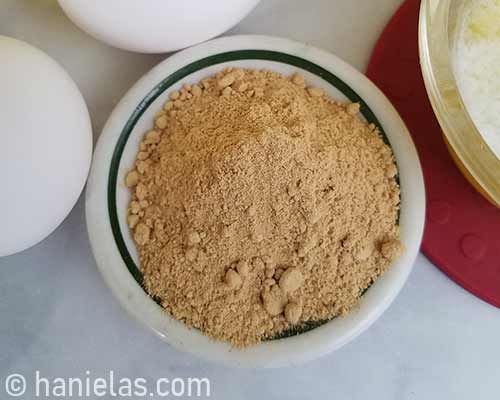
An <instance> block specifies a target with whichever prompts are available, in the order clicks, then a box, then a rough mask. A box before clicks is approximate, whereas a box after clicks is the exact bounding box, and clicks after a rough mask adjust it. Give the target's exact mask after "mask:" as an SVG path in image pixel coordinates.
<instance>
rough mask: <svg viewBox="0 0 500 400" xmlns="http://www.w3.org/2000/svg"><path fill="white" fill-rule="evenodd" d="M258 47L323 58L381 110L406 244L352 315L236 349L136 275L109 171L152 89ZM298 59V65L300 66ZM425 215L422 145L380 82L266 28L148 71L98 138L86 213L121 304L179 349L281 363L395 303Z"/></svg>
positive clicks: (305, 356)
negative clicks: (169, 307)
mask: <svg viewBox="0 0 500 400" xmlns="http://www.w3.org/2000/svg"><path fill="white" fill-rule="evenodd" d="M259 52H264V53H266V52H267V53H268V54H271V55H272V53H274V55H276V54H281V55H284V56H285V57H283V58H282V59H281V60H279V61H278V62H285V63H289V62H290V60H293V59H302V60H303V61H305V62H307V63H309V64H312V65H316V67H318V70H317V71H316V74H317V76H319V77H320V78H323V79H324V78H325V73H324V72H323V73H322V71H325V72H326V73H327V74H328V73H330V74H332V75H333V76H336V77H337V79H338V80H339V82H340V84H343V85H345V86H346V88H347V90H348V91H349V90H350V91H351V92H350V94H351V95H352V96H354V98H352V100H361V103H362V109H364V111H365V112H369V111H370V109H371V110H373V117H374V118H375V120H377V118H378V119H379V120H380V122H381V124H379V126H380V127H382V128H385V132H386V134H387V138H388V140H389V142H390V144H391V147H392V148H393V152H394V154H395V157H396V161H397V163H398V166H399V173H400V181H401V198H402V207H401V215H400V221H401V234H402V239H403V243H404V244H405V246H406V252H405V254H404V255H403V256H402V258H401V259H400V260H398V261H397V262H396V263H395V264H394V265H393V267H392V268H391V269H390V270H389V271H388V272H387V273H386V274H384V276H382V277H381V278H380V279H379V280H377V282H376V283H375V284H374V285H373V286H372V288H370V290H368V291H367V293H366V294H365V295H364V296H363V300H362V302H361V304H360V306H359V308H358V309H357V310H355V311H354V312H353V313H351V314H349V315H348V316H347V317H343V318H337V319H335V320H332V321H330V322H328V323H326V324H324V325H322V326H320V327H318V328H316V329H314V330H312V331H309V332H306V333H303V334H300V335H297V336H293V337H288V338H285V339H280V340H276V341H271V342H263V343H261V344H259V345H256V346H253V347H251V348H249V349H245V350H237V349H234V348H231V347H230V345H229V344H227V343H220V342H214V341H212V340H210V339H208V338H207V337H206V336H204V335H203V334H201V333H200V332H198V331H195V330H189V329H188V328H187V327H185V326H184V324H183V323H181V322H178V321H176V320H174V319H173V318H172V317H170V316H168V314H166V313H165V312H164V311H163V310H162V309H161V307H159V306H158V305H157V304H156V302H155V301H154V300H153V299H151V298H150V297H149V296H147V294H146V293H145V292H144V290H143V289H142V287H141V286H140V285H139V283H138V281H136V278H137V277H134V276H133V275H132V271H129V270H128V268H127V265H126V263H125V261H124V260H123V257H122V254H121V252H120V246H119V245H117V241H116V240H115V233H116V222H115V223H112V222H111V221H110V220H111V218H110V215H109V214H108V211H109V206H110V204H111V205H113V204H114V201H115V200H116V192H114V193H113V190H116V187H117V184H118V183H117V181H116V176H115V178H114V180H113V179H110V178H111V177H112V175H113V174H112V173H111V170H112V164H113V160H114V157H115V156H116V153H117V152H118V150H119V147H120V146H119V145H118V144H119V142H120V140H123V139H121V138H122V137H123V136H122V135H123V132H124V131H125V127H126V126H127V124H128V122H130V121H131V120H133V118H134V115H135V117H137V118H140V116H141V115H136V114H137V110H138V109H141V106H142V107H143V108H144V107H145V108H147V107H149V105H151V103H152V102H153V101H151V98H150V97H148V96H158V95H159V93H158V89H157V88H158V86H159V85H161V84H162V82H163V83H165V81H167V80H168V79H170V81H168V82H167V83H165V85H164V86H163V87H162V89H163V90H166V89H167V88H168V87H170V85H169V83H170V84H171V83H172V81H175V82H177V81H179V79H180V80H182V79H184V78H186V77H187V76H189V74H190V73H189V71H186V70H185V67H186V66H189V65H192V64H196V63H198V64H200V65H199V66H200V68H201V69H202V70H203V69H204V68H205V67H204V66H203V65H202V64H203V63H202V62H201V61H203V60H204V59H206V58H210V57H211V60H212V61H213V60H214V57H215V61H217V62H216V64H218V63H222V62H226V61H227V58H224V57H222V55H223V54H226V55H227V54H228V53H233V54H234V53H238V54H240V56H241V57H243V58H244V59H245V60H248V59H251V60H253V62H255V63H256V64H257V65H258V63H259V58H255V57H257V55H258V54H259ZM260 54H263V53H260ZM245 57H246V58H245ZM273 61H274V59H273ZM209 65H214V64H209ZM295 66H296V67H297V68H298V69H299V68H300V67H301V66H300V65H295ZM256 68H258V66H256ZM183 69H184V70H183ZM174 78H175V79H174ZM356 96H358V97H356ZM348 97H350V96H348ZM155 98H156V97H155ZM365 112H364V114H365ZM129 128H130V127H129ZM132 128H133V127H132ZM130 132H131V130H130ZM130 132H129V134H130ZM125 142H126V139H125ZM122 144H123V143H122ZM122 150H123V149H122ZM117 168H118V167H117V166H116V169H117ZM110 188H111V191H110V190H109V189H110ZM111 208H112V207H111ZM424 216H425V190H424V183H423V176H422V170H421V167H420V162H419V160H418V155H417V152H416V150H415V147H414V145H413V142H412V139H411V137H410V135H409V133H408V131H407V129H406V127H405V125H404V123H403V121H402V120H401V118H400V117H399V115H398V114H397V112H396V111H395V109H394V107H393V106H392V105H391V104H390V102H389V101H388V100H387V98H386V97H385V96H384V95H383V94H382V93H381V92H380V90H378V89H377V88H376V87H375V85H374V84H373V83H371V82H370V81H369V80H368V79H367V78H366V77H365V76H364V75H362V74H361V73H360V72H358V71H357V70H355V69H354V68H353V67H351V66H349V65H348V64H347V63H345V62H344V61H342V60H340V59H339V58H337V57H336V56H334V55H333V54H330V53H328V52H326V51H323V50H320V49H317V48H314V47H312V46H309V45H307V44H302V43H298V42H294V41H291V40H288V39H281V38H275V37H268V36H259V35H242V36H228V37H223V38H219V39H215V40H211V41H209V42H205V43H203V44H200V45H197V46H195V47H192V48H190V49H187V50H184V51H182V52H179V53H177V54H175V55H173V56H171V57H169V58H167V59H166V60H165V61H163V62H161V63H160V64H159V65H157V66H156V67H155V68H153V69H152V70H151V71H150V72H148V73H146V75H144V77H143V78H141V79H140V80H139V81H138V82H137V83H136V84H135V85H134V86H133V87H132V89H130V90H129V92H128V93H127V94H126V95H125V96H124V98H123V99H122V100H121V101H120V103H119V104H118V105H117V106H116V108H115V110H114V111H113V112H112V114H111V116H110V117H109V119H108V121H107V123H106V125H105V127H104V129H103V132H102V134H101V136H100V138H99V140H98V144H97V146H96V150H95V154H94V161H93V164H92V170H91V174H90V178H89V182H88V185H87V192H86V219H87V228H88V233H89V238H90V243H91V247H92V251H93V253H94V256H95V258H96V261H97V265H98V268H99V270H100V272H101V274H102V275H103V277H104V279H105V281H106V283H107V284H108V286H109V287H110V288H111V290H112V291H113V293H114V295H115V296H116V297H117V298H118V300H119V301H120V303H121V304H122V306H124V308H125V309H126V310H127V311H128V312H129V313H130V314H132V315H133V316H134V317H136V319H138V320H139V321H141V322H142V323H143V324H145V325H146V326H148V327H149V328H150V329H152V330H153V331H154V332H156V333H157V334H158V335H159V336H160V337H161V338H163V339H164V340H165V341H167V342H168V343H169V344H170V345H172V346H173V347H175V348H176V349H179V350H182V351H186V352H189V353H192V354H196V355H198V356H201V357H203V358H205V359H208V360H212V361H217V362H221V363H223V364H226V365H231V366H240V367H279V366H284V365H291V364H298V363H302V362H305V361H309V360H312V359H315V358H317V357H320V356H322V355H325V354H327V353H329V352H331V351H333V350H335V349H337V348H339V347H341V346H342V345H344V344H345V343H347V342H349V341H351V340H352V339H354V338H355V337H356V336H357V335H359V334H360V333H361V332H363V331H364V330H365V329H367V328H368V327H369V326H370V325H371V324H372V323H373V322H374V321H375V320H376V319H377V318H379V317H380V315H381V314H382V313H383V312H384V311H385V309H387V308H388V306H389V305H390V303H391V302H392V301H393V300H394V298H395V297H396V295H397V294H398V293H399V291H400V290H401V288H402V287H403V285H404V283H405V282H406V280H407V278H408V275H409V273H410V272H411V269H412V266H413V263H414V261H415V258H416V256H417V254H418V251H419V248H420V243H421V239H422V234H423V227H424ZM118 226H119V223H118ZM380 282H385V283H384V284H381V283H380ZM291 349H292V351H291Z"/></svg>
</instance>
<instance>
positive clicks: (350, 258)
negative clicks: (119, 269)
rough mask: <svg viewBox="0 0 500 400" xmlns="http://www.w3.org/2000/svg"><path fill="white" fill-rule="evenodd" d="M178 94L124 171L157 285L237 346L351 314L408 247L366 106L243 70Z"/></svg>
mask: <svg viewBox="0 0 500 400" xmlns="http://www.w3.org/2000/svg"><path fill="white" fill-rule="evenodd" d="M170 98H171V100H170V101H169V102H167V103H166V104H165V106H164V109H163V110H162V111H161V112H160V113H159V114H158V115H157V117H156V122H155V128H154V129H153V130H152V131H150V132H148V133H147V134H146V135H145V138H144V140H143V142H142V144H141V148H140V151H139V153H138V155H137V161H136V163H135V168H134V170H133V171H131V172H130V173H129V174H128V175H127V177H126V179H125V182H126V184H127V186H129V187H130V188H131V190H132V201H131V203H130V206H129V226H130V228H131V229H132V233H133V237H134V240H135V242H136V245H137V249H138V252H139V255H140V262H141V268H142V271H143V274H144V280H145V287H146V289H147V291H148V292H149V293H150V295H151V296H154V297H155V298H156V299H159V301H160V302H161V304H162V306H163V307H164V308H165V309H166V310H167V311H168V312H169V313H170V314H171V315H172V316H173V317H175V318H177V319H179V320H181V321H184V322H185V323H186V324H187V325H188V326H190V327H194V328H197V329H199V330H201V331H202V332H204V333H205V334H207V335H209V336H210V337H212V338H214V339H216V340H223V341H228V342H230V343H231V344H233V345H234V346H236V347H245V346H249V345H252V344H256V343H258V342H259V341H261V340H263V339H265V338H268V337H272V336H274V335H276V334H279V333H281V332H283V331H285V330H287V329H289V328H291V327H293V326H300V325H302V324H304V323H305V322H307V321H320V320H326V319H330V318H332V317H335V316H338V315H344V314H346V313H348V312H349V311H350V310H351V309H352V308H353V307H355V306H356V305H357V303H358V301H359V299H360V296H361V295H362V293H363V292H364V290H365V289H366V288H367V287H369V286H370V284H371V283H372V282H373V281H374V280H375V279H377V277H379V276H380V275H381V274H382V273H384V272H385V271H386V270H387V269H388V268H389V266H390V264H391V262H392V261H393V260H394V259H395V258H396V257H398V255H399V254H400V253H401V250H402V245H401V243H400V241H399V231H398V226H397V223H396V221H397V214H398V204H399V197H400V195H399V186H398V184H397V182H396V179H395V176H396V174H397V168H396V166H395V164H394V159H393V155H392V152H391V149H390V148H389V147H388V146H387V145H386V144H385V143H384V141H383V140H382V139H381V137H380V135H379V132H378V130H377V128H376V127H375V126H373V125H368V124H366V123H365V122H363V121H362V120H361V119H360V118H359V115H358V112H359V105H358V104H341V103H339V102H336V101H334V100H332V99H330V98H328V97H327V96H326V95H325V94H324V93H323V91H322V90H321V89H318V88H307V87H306V83H305V80H304V78H303V77H302V76H300V75H295V76H293V77H285V76H282V75H280V74H277V73H274V72H269V71H254V70H241V69H228V70H224V71H222V72H220V73H219V74H217V75H216V76H213V77H210V78H207V79H205V80H204V81H202V82H201V83H200V84H199V85H194V86H190V85H185V86H184V88H183V89H182V90H180V91H175V92H173V93H171V95H170Z"/></svg>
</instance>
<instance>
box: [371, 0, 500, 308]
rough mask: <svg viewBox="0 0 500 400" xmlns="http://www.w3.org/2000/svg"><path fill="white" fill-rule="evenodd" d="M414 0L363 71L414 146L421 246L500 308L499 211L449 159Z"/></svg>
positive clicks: (392, 23)
mask: <svg viewBox="0 0 500 400" xmlns="http://www.w3.org/2000/svg"><path fill="white" fill-rule="evenodd" d="M419 9H420V1H419V0H407V1H406V2H405V3H404V4H403V5H402V6H401V8H400V9H399V10H398V12H397V13H396V14H395V15H394V17H393V19H392V20H391V21H390V23H389V25H388V26H387V27H386V29H385V31H384V32H383V34H382V36H381V37H380V39H379V42H378V44H377V46H376V48H375V51H374V53H373V55H372V59H371V62H370V65H369V67H368V71H367V75H368V76H369V77H370V78H371V79H372V80H373V81H374V82H375V83H376V84H377V85H378V86H379V87H380V88H381V89H382V91H383V92H384V93H385V94H386V95H387V96H388V97H389V99H390V100H391V101H392V103H393V104H394V105H395V107H396V108H397V110H398V111H399V113H400V114H401V116H402V118H403V119H404V120H405V122H406V125H407V126H408V128H409V130H410V132H411V135H412V136H413V140H414V142H415V145H416V146H417V149H418V152H419V155H420V160H421V162H422V167H423V170H424V177H425V186H426V190H427V217H426V228H425V233H424V240H423V244H422V250H423V252H424V253H425V254H426V255H427V257H429V259H430V260H431V261H432V262H434V263H435V264H436V265H437V266H438V267H439V268H440V269H441V270H443V271H444V272H445V273H446V274H447V275H448V276H450V278H452V279H453V280H455V281H456V282H457V283H458V284H460V285H461V286H463V287H464V288H465V289H467V290H468V291H470V292H471V293H473V294H475V295H476V296H478V297H480V298H481V299H483V300H485V301H487V302H489V303H491V304H492V305H494V306H496V307H500V210H498V209H496V208H495V207H494V206H493V205H491V204H490V203H489V202H488V201H486V200H485V199H483V197H481V195H480V194H479V193H477V192H476V191H475V189H474V188H473V187H472V186H471V185H470V184H469V183H468V182H467V181H466V179H465V178H464V177H463V176H462V175H461V173H460V171H459V170H458V168H457V167H456V166H455V164H454V163H453V160H452V159H451V157H450V155H449V153H448V151H447V148H446V145H445V143H444V140H443V138H442V135H441V129H440V127H439V124H438V122H437V120H436V118H435V116H434V113H433V111H432V107H431V105H430V103H429V100H428V97H427V93H426V91H425V87H424V82H423V78H422V75H421V71H420V65H419V57H418V15H419Z"/></svg>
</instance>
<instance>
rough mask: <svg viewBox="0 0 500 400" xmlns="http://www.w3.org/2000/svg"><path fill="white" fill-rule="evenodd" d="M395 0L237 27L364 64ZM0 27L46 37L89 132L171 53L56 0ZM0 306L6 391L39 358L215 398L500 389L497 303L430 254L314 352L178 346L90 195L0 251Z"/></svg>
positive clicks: (352, 2) (43, 43) (63, 367)
mask: <svg viewBox="0 0 500 400" xmlns="http://www.w3.org/2000/svg"><path fill="white" fill-rule="evenodd" d="M400 3H401V1H400V0H378V1H366V0H314V1H308V2H306V1H303V0H263V1H262V2H261V4H260V5H259V6H258V7H257V8H256V9H255V10H254V11H253V12H252V14H251V15H249V16H248V17H247V18H246V19H245V20H244V21H243V22H242V23H240V24H239V25H238V26H237V27H236V28H235V29H233V30H232V31H231V33H263V34H272V35H279V36H285V37H290V38H293V39H297V40H300V41H307V42H310V43H312V44H314V45H317V46H320V47H323V48H326V49H328V50H330V51H332V52H334V53H336V54H337V55H339V56H340V57H342V58H344V59H345V60H347V61H348V62H350V63H351V64H353V65H355V66H356V67H357V68H359V69H360V70H364V68H365V67H366V64H367V62H368V58H369V55H370V52H371V49H372V47H373V45H374V43H375V41H376V39H377V37H378V36H379V34H380V32H381V30H382V28H383V27H384V25H385V24H386V23H387V22H388V20H389V18H390V16H391V15H392V13H393V12H394V11H395V10H396V8H397V7H398V5H399V4H400ZM0 34H2V35H9V36H13V37H16V38H19V39H23V40H26V41H27V42H29V43H31V44H33V45H35V46H37V47H39V48H41V49H43V50H44V51H46V52H47V53H48V54H50V55H51V56H52V57H54V58H55V59H56V60H58V61H59V62H60V63H61V64H62V65H63V66H64V67H65V68H66V69H67V70H68V71H69V73H70V74H71V75H72V76H73V78H74V79H75V81H76V82H77V84H78V85H79V87H80V89H81V90H82V92H83V95H84V96H85V99H86V101H87V103H88V106H89V109H90V113H91V116H92V120H93V126H94V132H95V135H94V137H95V138H97V137H98V135H99V132H100V130H101V128H102V126H103V124H104V122H105V120H106V118H107V116H108V115H109V113H110V112H111V110H112V108H113V107H114V105H115V104H116V103H117V101H118V100H119V99H120V98H121V97H122V96H123V94H124V93H125V91H126V90H127V89H128V88H129V87H130V86H131V85H132V84H133V83H134V82H135V81H136V80H137V79H138V78H139V77H140V76H141V75H143V74H144V73H145V72H146V71H148V70H149V69H150V68H151V67H152V66H153V65H155V64H156V63H158V62H159V61H160V60H162V59H163V58H164V57H165V55H139V54H133V53H128V52H124V51H119V50H116V49H112V48H110V47H107V46H105V45H103V44H101V43H98V42H97V41H95V40H94V39H92V38H90V37H88V36H87V35H85V34H84V33H82V32H81V31H79V30H78V29H77V28H76V27H75V26H73V25H72V24H71V22H69V21H68V20H67V18H66V17H65V16H64V15H63V14H62V12H61V11H60V9H59V8H58V6H57V3H56V1H55V0H36V1H34V0H0ZM35 79H36V77H35ZM0 95H1V94H0ZM2 134H7V133H6V132H2ZM3 211H4V212H5V210H3ZM0 317H1V321H2V322H1V324H0V343H1V344H0V398H2V399H3V398H9V397H8V396H7V397H6V395H5V392H4V387H3V386H4V380H5V378H6V377H7V376H8V375H10V374H13V373H20V374H23V375H25V376H26V378H27V380H28V386H29V385H30V377H32V376H33V374H34V371H35V370H40V371H41V374H42V375H43V376H46V377H50V378H55V377H82V378H84V377H85V373H86V371H90V374H92V376H105V375H106V374H107V373H108V372H109V371H110V370H114V371H115V373H116V374H117V375H119V376H122V377H129V378H132V379H133V378H136V377H144V378H146V379H157V378H160V377H167V378H170V377H189V376H192V377H205V376H206V377H208V378H209V379H210V380H211V397H212V398H217V399H255V398H259V397H261V398H287V399H306V398H311V399H322V398H335V399H351V400H356V399H368V398H374V399H384V400H390V399H394V400H404V399H426V400H432V399H439V400H443V399H453V400H458V399H467V400H469V399H471V398H474V399H493V398H498V397H495V396H498V395H499V382H500V345H499V337H500V312H499V310H498V309H496V308H494V307H492V306H489V305H487V304H486V303H484V302H482V301H480V300H478V299H476V298H475V297H473V296H472V295H470V294H468V293H467V292H465V291H464V290H463V289H461V288H460V287H458V286H457V285H455V284H454V283H453V282H451V281H450V280H449V279H448V278H447V277H446V276H444V275H443V274H442V273H441V272H440V271H439V270H437V269H436V268H435V267H434V266H433V265H431V264H430V263H429V262H428V261H427V260H426V259H425V258H424V257H423V256H420V257H419V258H418V261H417V264H416V265H415V269H414V272H413V273H412V275H411V277H410V279H409V281H408V283H407V285H406V286H405V288H404V289H403V291H402V293H401V294H400V296H399V297H398V298H397V300H396V301H395V303H394V304H393V305H392V307H391V308H390V309H389V310H388V311H387V312H386V313H385V314H384V316H383V317H382V318H381V319H380V320H379V321H378V322H376V323H375V324H374V325H373V326H372V328H370V329H369V330H368V331H367V332H366V333H364V334H363V335H361V336H360V337H359V338H358V339H357V340H355V341H354V342H352V343H350V344H349V345H347V346H345V347H343V348H342V349H341V350H339V351H337V352H336V353H334V354H331V355H330V356H327V357H325V358H323V359H320V360H318V361H315V362H312V363H309V364H306V365H304V366H301V367H294V368H285V369H279V370H234V369H228V368H225V367H221V366H217V365H212V364H210V363H206V362H204V361H201V360H199V359H197V358H194V357H191V356H188V355H186V354H182V353H179V352H177V351H175V350H173V349H172V348H170V347H169V346H168V345H166V344H165V343H163V342H162V341H161V340H160V339H158V338H157V337H155V336H154V335H152V334H151V333H150V332H149V331H147V330H146V329H145V328H143V327H142V326H141V325H139V324H138V323H137V322H135V321H134V320H132V319H130V318H129V317H128V315H127V314H126V313H125V312H124V311H123V310H122V309H121V307H120V306H119V305H118V303H117V301H115V299H114V298H113V296H112V294H111V292H110V291H109V290H108V288H107V287H106V286H105V284H104V282H103V281H102V279H101V277H100V275H99V273H98V271H97V268H96V265H95V262H94V259H93V257H92V254H91V251H90V247H89V243H88V239H87V233H86V229H85V222H84V207H83V202H82V199H80V201H79V202H78V204H77V205H76V207H75V209H74V210H73V212H72V213H71V215H70V216H69V217H68V218H67V220H66V221H65V222H64V223H63V224H62V226H61V227H60V228H59V229H58V230H57V231H56V232H54V233H53V234H52V235H51V236H50V237H49V238H47V239H46V240H45V241H44V242H42V243H41V244H39V245H38V246H36V247H34V248H32V249H30V250H28V251H25V252H23V253H21V254H18V255H15V256H11V257H7V258H1V259H0ZM32 390H33V388H32V387H28V391H27V394H26V395H25V397H23V398H35V397H34V392H33V391H32ZM74 398H76V397H74ZM87 398H93V397H87ZM96 398H97V397H96ZM150 398H152V397H150Z"/></svg>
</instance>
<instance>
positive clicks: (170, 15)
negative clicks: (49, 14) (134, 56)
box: [59, 0, 259, 53]
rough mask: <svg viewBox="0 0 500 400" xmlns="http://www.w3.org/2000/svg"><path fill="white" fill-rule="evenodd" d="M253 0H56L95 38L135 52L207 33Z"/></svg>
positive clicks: (235, 18) (169, 47) (237, 17)
mask: <svg viewBox="0 0 500 400" xmlns="http://www.w3.org/2000/svg"><path fill="white" fill-rule="evenodd" d="M258 2H259V0H210V1H208V0H59V4H60V5H61V7H62V9H63V10H64V12H65V13H66V15H67V16H68V17H69V18H70V19H71V20H72V21H73V22H74V23H75V24H76V25H78V26H79V27H80V28H81V29H83V30H84V31H85V32H87V33H88V34H89V35H91V36H93V37H95V38H96V39H98V40H102V41H103V42H105V43H107V44H109V45H111V46H114V47H119V48H121V49H125V50H130V51H137V52H140V53H164V52H168V51H174V50H179V49H182V48H185V47H188V46H192V45H193V44H196V43H200V42H202V41H205V40H208V39H211V38H213V37H215V36H217V35H220V34H221V33H223V32H225V31H227V30H228V29H230V28H232V27H233V26H234V25H236V24H237V23H238V22H240V21H241V20H242V19H243V18H244V17H245V16H246V15H247V14H248V13H249V12H250V11H251V10H252V9H253V8H254V7H255V5H256V4H257V3H258Z"/></svg>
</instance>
